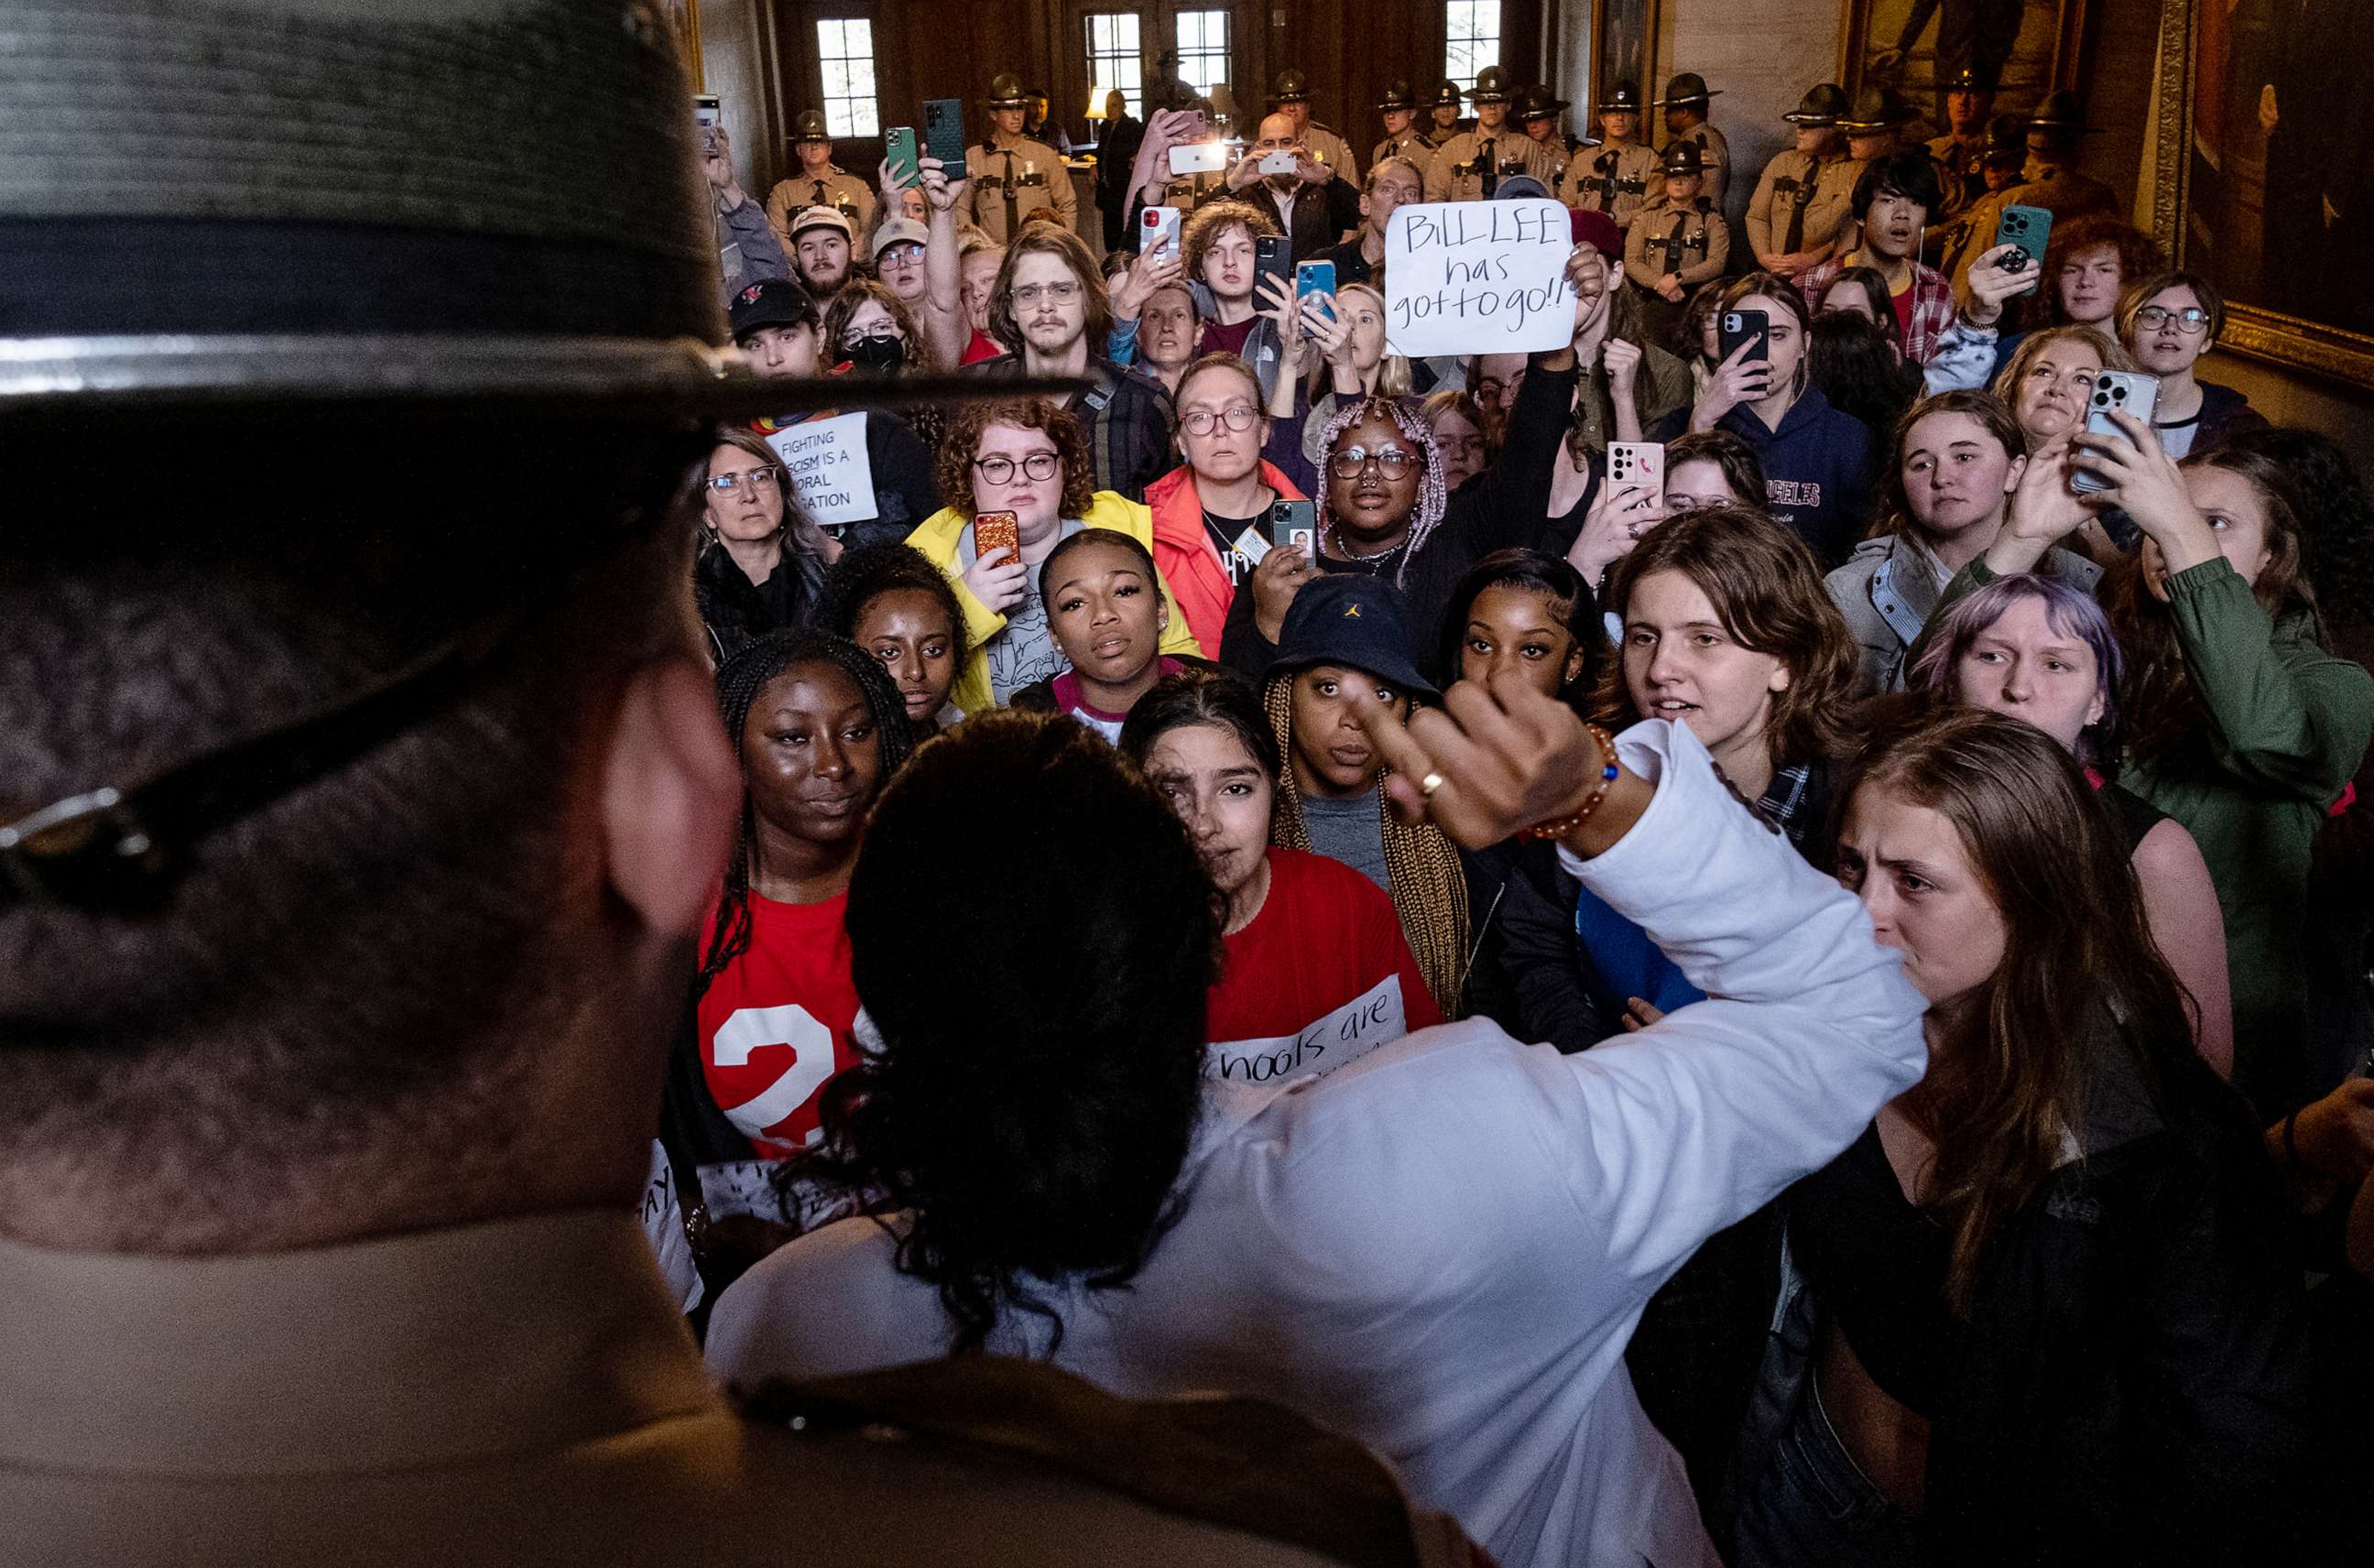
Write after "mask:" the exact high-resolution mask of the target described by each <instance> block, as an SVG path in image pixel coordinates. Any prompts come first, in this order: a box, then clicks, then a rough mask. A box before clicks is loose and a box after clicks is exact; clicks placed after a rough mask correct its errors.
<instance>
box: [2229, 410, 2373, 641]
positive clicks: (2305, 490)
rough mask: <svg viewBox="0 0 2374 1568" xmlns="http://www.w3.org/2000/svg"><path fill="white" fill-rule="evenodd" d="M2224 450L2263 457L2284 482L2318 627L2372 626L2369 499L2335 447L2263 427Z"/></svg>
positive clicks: (2301, 433) (2316, 436)
mask: <svg viewBox="0 0 2374 1568" xmlns="http://www.w3.org/2000/svg"><path fill="white" fill-rule="evenodd" d="M2224 445H2225V446H2226V447H2227V450H2228V451H2233V452H2242V453H2251V454H2257V455H2258V456H2261V457H2264V458H2268V459H2270V460H2271V461H2273V462H2274V464H2275V466H2278V467H2280V468H2282V469H2283V470H2284V471H2285V472H2286V473H2287V474H2289V475H2290V476H2291V477H2292V484H2293V487H2294V489H2297V490H2298V494H2299V497H2300V501H2301V512H2300V519H2299V520H2300V526H2301V529H2302V531H2303V532H2304V533H2305V534H2306V535H2307V543H2308V554H2307V566H2308V576H2309V582H2310V583H2311V584H2315V587H2316V600H2317V607H2318V608H2320V609H2321V610H2322V611H2323V612H2324V618H2325V620H2326V622H2327V623H2328V624H2329V625H2331V626H2333V627H2335V628H2338V629H2355V628H2356V627H2360V626H2364V625H2366V624H2367V623H2368V621H2369V620H2374V500H2369V499H2368V496H2367V492H2366V478H2365V476H2364V475H2362V474H2360V473H2359V472H2358V469H2357V465H2356V464H2355V463H2353V462H2351V461H2350V458H2349V454H2347V453H2346V452H2345V451H2343V450H2342V448H2341V443H2340V442H2336V441H2334V440H2333V438H2332V437H2331V436H2328V435H2324V434H2321V433H2320V432H2318V431H2316V430H2294V429H2288V428H2286V427H2285V426H2282V425H2269V426H2267V427H2265V428H2264V429H2262V430H2238V431H2236V432H2235V433H2234V434H2232V435H2229V436H2227V438H2226V440H2225V442H2224Z"/></svg>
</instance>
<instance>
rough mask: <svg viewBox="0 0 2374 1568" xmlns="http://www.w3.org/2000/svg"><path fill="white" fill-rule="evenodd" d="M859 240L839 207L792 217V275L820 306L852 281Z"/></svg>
mask: <svg viewBox="0 0 2374 1568" xmlns="http://www.w3.org/2000/svg"><path fill="white" fill-rule="evenodd" d="M856 237H857V230H855V229H853V228H852V227H851V225H850V221H849V219H848V218H845V217H843V216H842V215H841V212H840V208H838V207H830V206H809V207H802V208H801V209H800V210H799V211H798V212H795V213H793V215H792V233H791V240H792V243H791V253H792V271H793V275H794V276H796V277H798V278H799V280H800V282H801V283H802V284H804V285H805V286H806V289H807V291H808V293H809V295H810V296H811V297H813V298H814V299H815V300H816V301H817V302H818V303H819V304H821V303H822V302H823V301H827V300H829V299H830V298H832V296H833V295H835V294H838V293H840V290H841V286H842V285H844V284H846V283H847V282H848V281H849V278H850V274H851V272H852V256H851V254H850V248H851V245H852V242H854V241H855V239H856Z"/></svg>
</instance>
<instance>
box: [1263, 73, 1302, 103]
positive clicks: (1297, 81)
mask: <svg viewBox="0 0 2374 1568" xmlns="http://www.w3.org/2000/svg"><path fill="white" fill-rule="evenodd" d="M1270 97H1271V98H1272V99H1273V100H1275V101H1277V102H1279V103H1308V102H1310V82H1309V81H1308V80H1306V79H1305V78H1304V77H1303V75H1302V73H1301V72H1300V71H1280V72H1279V73H1278V74H1277V86H1276V89H1275V91H1273V92H1272V93H1271V94H1270Z"/></svg>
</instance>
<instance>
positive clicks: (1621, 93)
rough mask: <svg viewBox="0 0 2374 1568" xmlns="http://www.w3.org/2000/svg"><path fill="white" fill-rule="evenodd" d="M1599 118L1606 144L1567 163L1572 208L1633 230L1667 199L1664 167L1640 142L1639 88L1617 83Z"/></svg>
mask: <svg viewBox="0 0 2374 1568" xmlns="http://www.w3.org/2000/svg"><path fill="white" fill-rule="evenodd" d="M1598 114H1599V136H1600V139H1599V140H1597V141H1595V142H1594V141H1586V142H1584V143H1583V144H1582V145H1581V147H1578V148H1576V149H1575V154H1574V157H1573V158H1572V159H1569V161H1568V163H1567V167H1566V200H1567V205H1568V206H1571V207H1575V208H1577V209H1579V210H1581V211H1584V212H1604V213H1605V214H1607V216H1608V217H1610V218H1614V219H1615V220H1616V228H1618V229H1625V230H1628V229H1630V228H1631V226H1632V221H1633V219H1635V218H1638V217H1639V216H1640V212H1641V209H1642V208H1644V207H1646V206H1648V205H1649V204H1650V203H1651V201H1652V200H1654V199H1655V198H1656V197H1657V196H1658V195H1660V194H1661V191H1660V185H1661V183H1662V182H1663V179H1664V166H1663V163H1662V162H1661V161H1660V160H1659V159H1658V157H1657V152H1656V149H1655V148H1654V147H1650V146H1649V145H1648V144H1647V143H1645V142H1643V141H1642V140H1641V139H1640V88H1639V84H1638V83H1635V82H1617V83H1616V86H1615V87H1614V88H1612V89H1611V90H1610V91H1609V92H1608V93H1607V95H1606V96H1605V97H1604V98H1602V99H1601V100H1600V101H1599V109H1598Z"/></svg>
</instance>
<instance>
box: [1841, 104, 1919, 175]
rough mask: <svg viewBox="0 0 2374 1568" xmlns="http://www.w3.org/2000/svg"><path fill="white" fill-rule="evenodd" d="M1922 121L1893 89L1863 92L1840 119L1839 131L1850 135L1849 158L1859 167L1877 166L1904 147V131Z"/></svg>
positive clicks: (1848, 142)
mask: <svg viewBox="0 0 2374 1568" xmlns="http://www.w3.org/2000/svg"><path fill="white" fill-rule="evenodd" d="M1919 118H1920V116H1919V114H1917V113H1916V112H1914V110H1913V108H1912V105H1910V104H1909V103H1907V102H1905V101H1904V95H1903V94H1902V93H1899V92H1898V91H1897V90H1896V89H1895V88H1892V87H1867V88H1863V90H1862V91H1861V92H1859V93H1856V94H1855V96H1854V102H1853V103H1851V104H1850V105H1849V106H1848V108H1847V112H1845V113H1844V114H1841V115H1839V130H1841V131H1844V132H1845V133H1846V134H1847V156H1848V157H1849V158H1851V159H1854V161H1855V162H1857V163H1860V164H1871V163H1876V162H1878V161H1879V160H1880V159H1883V158H1886V156H1887V155H1888V154H1889V153H1892V152H1895V151H1896V150H1898V148H1899V147H1903V146H1904V127H1905V126H1907V125H1910V124H1912V122H1913V121H1915V120H1917V119H1919ZM1858 177H1860V176H1858Z"/></svg>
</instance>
